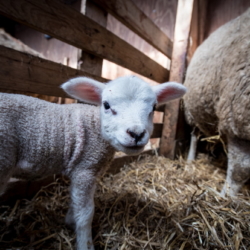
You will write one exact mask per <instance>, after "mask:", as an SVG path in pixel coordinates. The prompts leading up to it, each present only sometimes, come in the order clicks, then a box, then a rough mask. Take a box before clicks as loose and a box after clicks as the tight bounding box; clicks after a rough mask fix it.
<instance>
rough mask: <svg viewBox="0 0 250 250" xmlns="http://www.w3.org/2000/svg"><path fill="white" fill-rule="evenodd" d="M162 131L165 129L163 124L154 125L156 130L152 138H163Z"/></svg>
mask: <svg viewBox="0 0 250 250" xmlns="http://www.w3.org/2000/svg"><path fill="white" fill-rule="evenodd" d="M162 129H163V124H162V123H154V130H153V133H152V135H151V137H150V138H161V135H162Z"/></svg>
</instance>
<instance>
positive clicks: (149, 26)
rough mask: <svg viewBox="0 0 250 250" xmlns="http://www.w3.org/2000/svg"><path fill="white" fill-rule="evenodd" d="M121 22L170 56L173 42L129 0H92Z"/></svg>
mask: <svg viewBox="0 0 250 250" xmlns="http://www.w3.org/2000/svg"><path fill="white" fill-rule="evenodd" d="M92 1H94V2H95V3H96V4H98V5H99V6H100V7H102V8H103V9H104V10H105V11H107V12H109V13H110V14H112V15H113V16H114V17H115V18H117V19H118V20H119V21H120V22H121V23H123V24H124V25H125V26H127V27H128V28H129V29H131V30H132V31H134V32H135V33H136V34H137V35H139V36H140V37H142V38H143V39H144V40H146V41H147V42H148V43H149V44H151V45H152V46H153V47H155V48H156V49H158V50H159V51H161V52H162V53H163V54H164V55H166V56H167V57H169V58H171V57H172V48H173V42H172V41H171V40H170V39H169V38H168V37H167V35H166V34H165V33H164V32H163V31H162V30H160V29H159V27H158V26H156V25H155V23H154V22H153V21H152V20H151V19H150V18H148V17H147V16H146V15H145V14H144V13H143V12H142V11H141V10H140V9H139V8H138V7H137V6H136V5H135V4H134V3H133V1H131V0H126V1H124V0H108V1H107V0H92Z"/></svg>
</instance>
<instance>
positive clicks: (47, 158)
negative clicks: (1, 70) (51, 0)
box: [0, 76, 186, 250]
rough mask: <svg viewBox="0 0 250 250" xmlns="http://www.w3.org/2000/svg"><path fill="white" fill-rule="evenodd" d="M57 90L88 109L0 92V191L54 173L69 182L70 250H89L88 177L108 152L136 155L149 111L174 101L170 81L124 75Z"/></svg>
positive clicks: (176, 94)
mask: <svg viewBox="0 0 250 250" xmlns="http://www.w3.org/2000/svg"><path fill="white" fill-rule="evenodd" d="M62 88H63V89H64V91H65V92H66V93H68V94H69V95H70V96H71V97H73V98H76V99H78V100H80V101H84V102H87V103H90V104H97V105H99V106H100V107H96V106H91V105H87V104H65V105H59V104H54V103H49V102H46V101H43V100H39V99H36V98H33V97H27V96H23V95H17V94H5V93H0V113H1V115H0V120H1V122H0V142H1V143H0V176H1V180H0V193H3V192H4V189H5V187H6V185H7V182H8V180H9V178H10V177H11V176H14V177H17V178H21V179H29V180H35V179H37V178H44V177H46V176H48V175H52V174H56V173H62V174H64V175H66V176H68V177H69V178H70V179H71V187H70V193H71V204H70V208H69V211H68V213H67V216H66V223H68V224H70V225H74V227H75V230H76V234H77V235H76V236H77V249H78V250H79V249H83V250H86V249H91V250H93V249H94V246H93V243H92V236H91V223H92V217H93V213H94V199H93V197H94V191H95V179H96V176H97V175H98V174H99V173H100V172H102V171H104V170H105V168H106V167H107V166H108V165H109V164H110V162H111V161H112V158H113V156H114V153H115V150H119V151H123V152H125V153H126V154H128V155H133V154H138V153H140V152H142V151H143V148H144V146H145V145H146V144H147V142H148V140H149V138H150V135H151V133H152V130H153V122H152V119H153V111H154V107H155V105H156V104H157V103H158V104H162V103H164V102H167V101H170V100H173V99H176V98H180V97H181V96H182V95H183V94H184V93H185V92H186V88H185V87H184V86H183V85H181V84H178V83H164V84H161V85H157V86H153V87H151V86H149V85H148V84H147V83H146V82H144V81H143V80H141V79H140V78H137V77H134V76H125V77H121V78H118V79H116V80H113V81H110V82H109V83H108V84H106V85H105V84H103V83H100V82H98V81H95V80H93V79H89V78H86V77H78V78H74V79H71V80H69V81H68V82H66V83H64V84H63V85H62Z"/></svg>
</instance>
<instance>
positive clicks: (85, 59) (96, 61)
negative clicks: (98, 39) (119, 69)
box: [78, 0, 107, 76]
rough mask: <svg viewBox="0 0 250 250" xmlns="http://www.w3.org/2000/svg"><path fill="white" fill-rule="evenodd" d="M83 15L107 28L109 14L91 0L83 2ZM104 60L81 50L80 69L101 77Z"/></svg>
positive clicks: (83, 0) (79, 57)
mask: <svg viewBox="0 0 250 250" xmlns="http://www.w3.org/2000/svg"><path fill="white" fill-rule="evenodd" d="M80 11H81V13H82V14H84V15H86V16H88V17H89V18H91V19H92V20H94V21H95V22H97V23H99V24H100V25H102V26H104V27H106V26H107V12H105V11H104V10H102V9H101V8H99V7H98V6H97V5H95V4H94V3H93V2H92V1H91V0H82V2H81V10H80ZM102 63H103V59H102V58H99V57H97V56H94V55H92V54H90V53H87V52H85V51H82V50H79V56H78V68H79V69H82V70H84V71H86V72H88V73H91V74H94V75H98V76H101V75H102Z"/></svg>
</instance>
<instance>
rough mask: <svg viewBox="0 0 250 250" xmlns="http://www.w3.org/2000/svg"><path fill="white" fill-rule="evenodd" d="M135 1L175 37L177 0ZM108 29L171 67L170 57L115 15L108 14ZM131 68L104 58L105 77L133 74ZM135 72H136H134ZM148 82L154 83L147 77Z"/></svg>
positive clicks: (164, 65) (156, 22) (163, 64)
mask: <svg viewBox="0 0 250 250" xmlns="http://www.w3.org/2000/svg"><path fill="white" fill-rule="evenodd" d="M133 1H134V3H135V4H136V5H137V6H138V7H139V8H140V9H141V10H142V11H143V12H144V13H145V14H146V15H147V16H148V17H149V18H151V19H152V20H153V21H154V23H155V24H156V25H157V26H158V27H159V28H160V29H161V30H162V31H163V32H164V33H165V34H166V35H167V36H168V37H169V38H170V39H171V40H173V37H174V27H175V18H176V11H177V1H176V0H157V1H152V0H133ZM107 29H109V30H110V31H112V32H113V33H114V34H116V35H117V36H119V37H121V38H122V39H124V40H126V41H127V42H129V43H130V44H131V45H133V46H134V47H136V48H137V49H138V50H140V51H142V52H143V53H145V54H146V55H147V56H149V57H151V58H152V59H153V60H155V61H157V62H158V63H159V64H161V65H162V66H163V67H166V68H168V69H169V68H170V61H169V59H168V58H167V57H166V56H164V55H163V54H162V53H160V52H158V51H157V50H156V49H154V48H153V47H152V46H151V45H149V44H148V43H147V42H146V41H144V40H143V39H141V38H140V37H139V36H138V35H136V34H135V33H134V32H132V31H130V30H129V29H128V28H127V27H125V26H124V25H123V24H121V23H120V22H118V21H117V20H116V19H115V18H114V17H112V16H110V15H109V16H108V24H107ZM131 73H132V72H131V71H130V70H127V69H124V68H123V67H121V66H118V65H115V64H113V63H111V62H108V61H106V60H104V65H103V73H102V74H103V77H105V78H109V79H113V78H116V77H119V76H122V75H126V74H131ZM133 74H134V73H133ZM146 80H147V81H148V82H151V83H153V81H150V80H148V79H146Z"/></svg>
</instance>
